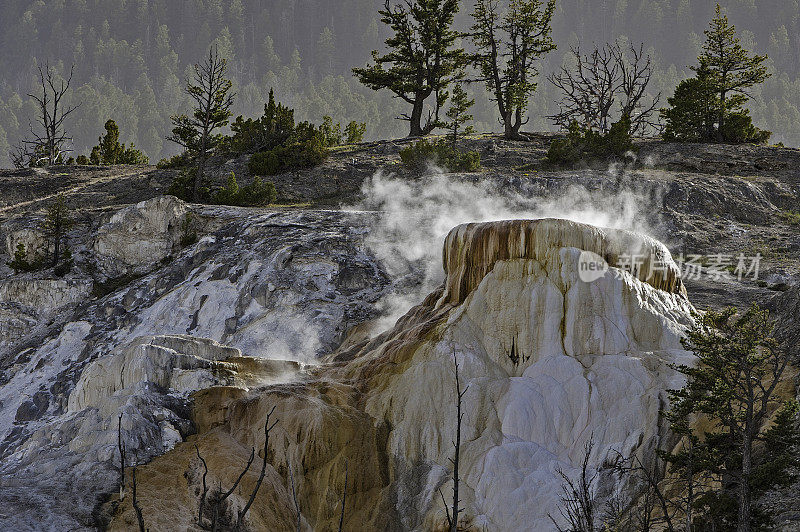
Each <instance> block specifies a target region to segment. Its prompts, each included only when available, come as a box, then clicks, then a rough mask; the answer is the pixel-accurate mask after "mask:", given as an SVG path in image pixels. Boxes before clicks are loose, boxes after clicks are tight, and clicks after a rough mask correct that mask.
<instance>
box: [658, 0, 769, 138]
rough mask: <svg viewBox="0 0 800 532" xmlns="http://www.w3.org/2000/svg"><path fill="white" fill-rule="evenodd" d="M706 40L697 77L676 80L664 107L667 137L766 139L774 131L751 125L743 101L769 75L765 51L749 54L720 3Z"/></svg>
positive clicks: (748, 113) (694, 68) (746, 100)
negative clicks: (671, 94)
mask: <svg viewBox="0 0 800 532" xmlns="http://www.w3.org/2000/svg"><path fill="white" fill-rule="evenodd" d="M705 35H706V41H705V43H704V44H703V50H702V53H701V54H700V56H699V57H698V58H697V60H698V63H699V64H698V65H697V66H694V67H692V69H693V70H694V71H695V72H696V76H695V77H694V78H690V79H688V80H685V81H684V82H682V83H681V84H680V85H678V87H677V89H676V90H675V95H674V96H673V97H672V98H668V100H667V101H668V103H669V104H670V107H669V108H667V109H662V111H661V115H662V117H664V119H665V121H666V127H665V130H664V137H665V138H666V139H667V140H678V141H689V142H703V141H706V142H707V141H716V142H733V143H741V142H766V141H767V140H768V139H769V137H770V135H771V133H770V132H769V131H762V130H760V129H758V128H756V127H755V126H753V121H752V119H751V117H750V112H749V111H748V110H747V109H745V108H744V105H745V104H746V103H747V102H748V100H749V99H750V94H749V90H750V89H751V88H752V87H753V86H754V85H757V84H759V83H762V82H764V80H766V79H767V78H768V77H769V74H768V73H767V68H766V66H765V65H764V62H765V61H766V59H767V57H766V56H759V55H751V54H750V53H749V52H748V51H747V50H745V49H744V48H743V47H742V45H741V43H740V40H739V38H738V37H737V36H736V28H735V27H734V26H732V25H731V24H730V23H729V22H728V17H726V16H725V15H723V14H722V11H721V8H720V6H719V4H717V8H716V14H715V16H714V18H713V19H712V21H711V23H710V27H709V29H707V30H706V31H705Z"/></svg>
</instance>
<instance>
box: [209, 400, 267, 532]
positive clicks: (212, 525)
mask: <svg viewBox="0 0 800 532" xmlns="http://www.w3.org/2000/svg"><path fill="white" fill-rule="evenodd" d="M274 411H275V407H274V406H273V407H272V410H270V411H269V413H268V414H267V419H266V421H265V422H264V458H263V460H262V463H261V473H260V474H259V476H258V480H257V481H256V485H255V487H254V488H253V491H252V492H251V493H250V497H249V498H248V500H247V503H246V504H245V506H244V507H243V508H242V509H241V510H240V511H239V513H238V515H237V518H236V522H235V523H233V524H232V525H227V524H225V523H223V519H224V518H225V514H226V510H225V508H226V507H225V501H226V500H227V499H228V497H230V496H231V495H232V494H233V492H234V491H236V488H237V487H239V484H240V483H241V482H242V479H243V478H244V476H245V474H247V472H248V471H249V470H250V466H251V465H252V464H253V461H254V460H255V455H256V448H255V447H253V448H252V449H251V450H250V458H249V459H248V460H247V465H245V467H244V469H243V470H242V472H241V473H240V474H239V476H238V477H237V478H236V481H235V482H234V483H233V486H231V489H229V490H228V491H225V492H223V491H222V484H221V483H220V484H219V485H218V488H217V490H216V492H215V493H213V494H212V496H211V504H212V508H211V520H210V522H208V521H207V520H206V519H205V506H206V499H207V495H208V487H207V485H206V476H207V475H208V464H207V463H206V461H205V459H204V458H203V457H202V455H201V454H200V449H199V448H198V447H197V444H195V452H196V453H197V458H198V459H199V460H200V462H201V463H202V464H203V481H202V482H203V491H202V493H201V495H200V504H199V510H198V514H197V526H199V527H200V528H202V529H204V530H211V531H212V532H217V530H220V528H221V527H227V526H230V527H231V528H233V529H234V530H243V529H244V518H245V515H246V514H247V512H248V510H250V507H251V506H252V505H253V501H255V498H256V495H257V494H258V490H259V489H260V488H261V484H262V482H263V481H264V476H265V475H266V472H267V454H268V451H269V433H270V431H271V430H272V429H273V428H275V425H277V424H278V421H277V420H276V421H275V422H274V423H272V424H270V418H271V417H272V414H273V412H274Z"/></svg>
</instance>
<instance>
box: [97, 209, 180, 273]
mask: <svg viewBox="0 0 800 532" xmlns="http://www.w3.org/2000/svg"><path fill="white" fill-rule="evenodd" d="M185 219H186V207H185V206H184V204H183V202H182V201H180V200H178V199H177V198H175V197H173V196H159V197H157V198H153V199H150V200H146V201H143V202H141V203H137V204H136V205H132V206H130V207H126V208H124V209H121V210H120V211H118V212H116V213H114V215H113V216H112V217H111V219H110V220H109V221H108V223H106V224H104V225H103V226H102V227H100V229H99V230H98V232H97V236H96V237H95V241H94V246H93V248H94V253H95V257H96V260H97V266H98V268H99V269H100V271H101V272H102V273H103V274H104V275H106V276H107V277H110V278H113V277H120V276H122V275H131V274H141V273H145V272H147V271H150V270H152V269H153V268H154V266H156V265H157V264H158V263H159V262H160V261H161V260H163V259H165V258H166V257H168V256H170V255H171V254H172V253H173V252H174V251H175V249H176V248H177V246H178V243H179V242H180V239H181V230H182V226H183V223H184V220H185Z"/></svg>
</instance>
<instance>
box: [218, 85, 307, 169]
mask: <svg viewBox="0 0 800 532" xmlns="http://www.w3.org/2000/svg"><path fill="white" fill-rule="evenodd" d="M294 130H295V124H294V109H289V108H288V107H286V106H285V105H283V104H281V103H277V102H276V101H275V92H274V91H273V90H272V89H270V91H269V101H268V102H267V103H266V104H264V114H263V115H262V116H261V118H259V119H257V120H253V119H252V118H247V119H245V118H243V117H242V116H237V117H236V120H235V121H234V122H233V124H231V131H232V134H231V135H230V136H229V137H227V138H226V140H225V145H226V148H227V149H228V150H229V151H231V152H233V153H252V152H258V151H269V150H272V149H274V148H277V147H278V146H281V145H283V144H285V143H286V142H287V141H288V140H289V137H291V136H292V133H293V132H294Z"/></svg>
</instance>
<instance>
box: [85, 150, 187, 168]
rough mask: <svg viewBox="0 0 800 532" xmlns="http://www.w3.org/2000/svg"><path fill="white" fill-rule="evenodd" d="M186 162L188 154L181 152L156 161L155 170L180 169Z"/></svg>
mask: <svg viewBox="0 0 800 532" xmlns="http://www.w3.org/2000/svg"><path fill="white" fill-rule="evenodd" d="M87 161H88V160H87ZM188 162H189V155H188V152H183V153H179V154H177V155H173V156H172V157H168V158H164V159H161V160H160V161H158V163H156V168H160V169H162V170H164V169H167V168H181V167H183V166H186V164H188ZM79 164H80V163H79Z"/></svg>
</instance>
